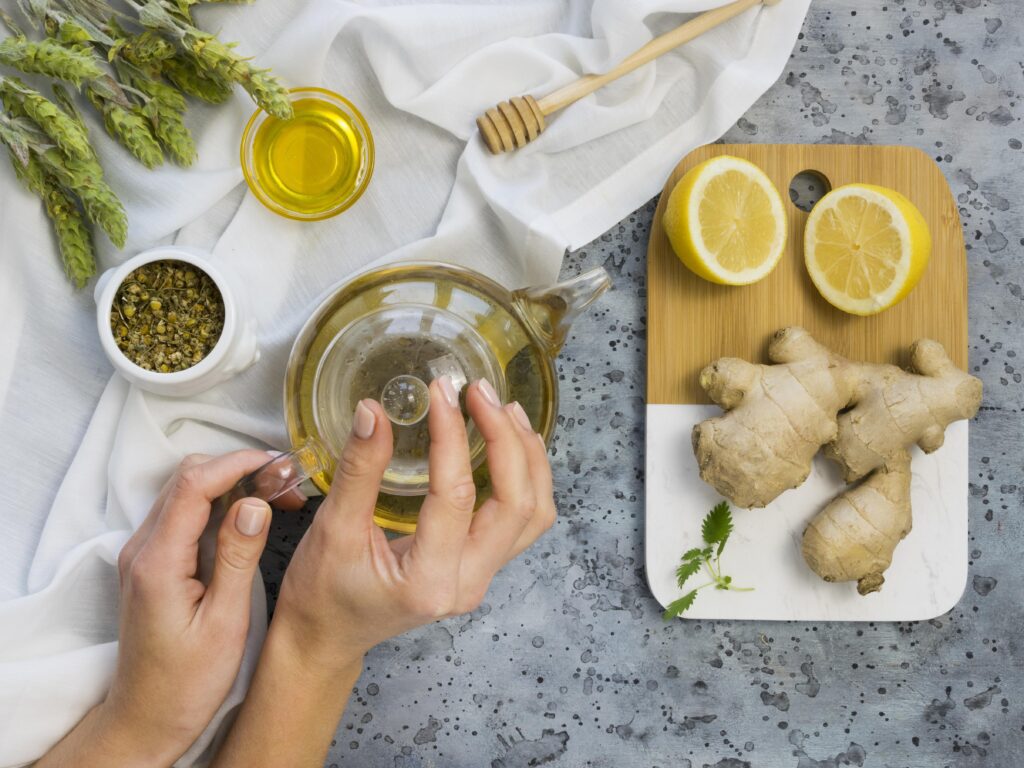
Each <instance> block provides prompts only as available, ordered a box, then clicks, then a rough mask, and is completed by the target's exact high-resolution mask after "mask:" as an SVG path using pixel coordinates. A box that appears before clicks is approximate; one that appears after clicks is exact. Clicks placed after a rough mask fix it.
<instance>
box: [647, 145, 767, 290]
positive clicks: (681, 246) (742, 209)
mask: <svg viewBox="0 0 1024 768" xmlns="http://www.w3.org/2000/svg"><path fill="white" fill-rule="evenodd" d="M662 223H663V224H664V226H665V232H666V233H667V234H668V239H669V242H670V243H671V244H672V249H673V250H674V251H675V252H676V255H677V256H678V257H679V258H680V260H681V261H682V262H683V264H685V265H686V266H687V267H689V269H690V270H691V271H693V272H694V273H696V274H697V275H699V276H700V277H703V278H704V279H705V280H710V281H711V282H714V283H722V284H725V285H746V284H748V283H753V282H756V281H758V280H760V279H761V278H762V277H764V276H765V275H767V274H768V273H769V272H771V271H772V269H774V268H775V265H776V264H778V262H779V259H780V258H781V257H782V252H783V251H784V250H785V248H786V213H785V210H784V208H783V206H782V197H781V196H780V195H779V191H778V190H777V189H776V188H775V185H774V184H772V181H771V179H769V178H768V176H767V175H766V174H765V172H764V171H762V170H761V169H760V168H758V167H757V166H756V165H754V164H753V163H751V162H750V161H749V160H743V159H741V158H738V157H732V156H731V155H719V156H718V157H713V158H711V159H710V160H705V161H704V162H703V163H700V164H699V165H696V166H694V167H693V168H691V169H690V170H689V171H687V173H686V175H685V176H683V178H682V179H680V180H679V182H678V183H677V184H676V186H675V187H674V188H673V189H672V193H671V194H670V195H669V198H668V204H667V205H666V206H665V216H664V219H663V222H662Z"/></svg>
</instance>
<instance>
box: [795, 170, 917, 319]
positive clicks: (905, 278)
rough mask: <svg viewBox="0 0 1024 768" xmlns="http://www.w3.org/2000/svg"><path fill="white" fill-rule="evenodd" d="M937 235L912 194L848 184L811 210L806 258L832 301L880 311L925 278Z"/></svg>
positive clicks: (859, 311)
mask: <svg viewBox="0 0 1024 768" xmlns="http://www.w3.org/2000/svg"><path fill="white" fill-rule="evenodd" d="M931 251H932V237H931V233H930V232H929V231H928V224H927V223H926V222H925V220H924V216H922V215H921V212H920V211H919V210H918V209H917V208H916V207H915V206H914V204H913V203H911V202H910V201H909V200H908V199H907V198H906V197H904V196H903V195H901V194H900V193H899V192H896V191H894V190H891V189H886V188H885V187H878V186H875V185H873V184H847V185H845V186H842V187H837V188H836V189H833V190H832V191H831V192H829V193H828V194H827V195H825V196H824V197H823V198H822V199H821V200H820V201H818V204H817V205H815V206H814V208H812V209H811V214H810V216H809V217H808V218H807V226H806V228H805V229H804V261H805V263H806V264H807V271H808V273H809V274H810V276H811V280H812V281H813V282H814V285H815V286H816V287H817V289H818V291H819V292H820V293H821V295H822V296H823V297H825V300H826V301H828V303H829V304H832V305H833V306H835V307H837V308H839V309H841V310H843V311H844V312H849V313H851V314H854V315H874V314H876V313H878V312H881V311H882V310H883V309H887V308H888V307H891V306H892V305H893V304H896V303H897V302H899V301H901V300H902V299H903V298H904V297H905V296H906V295H907V294H908V293H910V291H911V290H913V288H914V286H915V285H917V281H918V280H920V279H921V275H922V274H923V273H924V269H925V267H926V266H928V259H929V257H930V256H931Z"/></svg>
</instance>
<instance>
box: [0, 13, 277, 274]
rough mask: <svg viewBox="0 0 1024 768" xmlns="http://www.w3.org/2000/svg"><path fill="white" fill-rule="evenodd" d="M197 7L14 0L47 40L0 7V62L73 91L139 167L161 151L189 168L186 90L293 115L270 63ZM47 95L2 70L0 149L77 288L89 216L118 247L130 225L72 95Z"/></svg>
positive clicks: (92, 268) (88, 257)
mask: <svg viewBox="0 0 1024 768" xmlns="http://www.w3.org/2000/svg"><path fill="white" fill-rule="evenodd" d="M229 1H231V0H209V2H229ZM241 1H242V2H245V1H246V0H241ZM198 2H200V0H123V2H120V3H113V2H111V0H18V1H17V6H18V7H19V8H20V10H21V14H22V15H23V16H24V18H25V19H27V20H28V21H29V23H30V25H31V27H32V30H35V32H36V33H39V32H41V33H42V34H43V35H44V36H45V38H44V39H42V40H32V39H30V38H29V37H28V36H27V35H26V34H25V31H23V30H22V29H21V28H20V27H19V25H18V23H17V22H16V21H15V20H14V19H13V18H12V17H11V16H10V15H9V14H7V13H5V12H4V11H3V10H2V9H0V24H2V25H3V26H6V27H7V28H8V30H9V31H10V33H11V34H10V35H9V36H8V37H6V38H4V39H0V66H5V67H10V68H12V69H16V70H19V71H21V72H25V73H28V74H32V75H43V76H46V77H49V78H52V79H54V80H60V81H63V82H65V83H68V84H70V85H72V86H74V88H75V90H77V91H78V92H79V93H80V94H81V95H82V96H83V97H84V100H85V101H86V102H88V103H89V104H90V105H91V106H92V107H93V108H94V109H95V110H96V112H97V114H98V116H99V117H100V119H101V121H102V124H103V127H104V128H105V129H106V131H107V133H109V134H110V136H111V137H113V138H114V139H115V140H116V141H117V142H119V143H120V144H121V145H122V146H123V147H125V148H126V149H127V150H128V151H129V152H130V153H131V154H132V155H133V156H134V157H135V158H136V159H137V160H139V162H141V163H142V164H143V165H145V166H146V167H147V168H154V167H156V166H158V165H161V164H162V163H163V162H164V159H165V156H167V157H170V158H171V159H172V160H174V161H175V162H176V163H177V164H179V165H181V166H189V165H191V164H192V163H193V162H194V160H195V159H196V146H195V142H194V140H193V138H192V135H191V133H190V132H189V129H188V126H187V124H186V122H185V112H186V108H187V104H186V100H185V96H186V95H189V96H195V97H197V98H199V99H202V100H205V101H209V102H212V103H220V102H222V101H225V100H226V99H227V98H228V97H229V96H230V95H231V93H232V90H233V88H234V86H235V85H240V86H241V87H242V88H244V89H245V90H246V91H248V92H249V94H250V95H251V96H252V98H253V100H254V101H255V102H256V103H257V104H258V105H259V106H260V107H262V108H263V109H264V110H266V111H267V112H269V113H271V114H273V115H276V116H277V117H280V118H283V119H284V118H288V117H291V115H292V106H291V102H290V100H289V97H288V91H287V89H286V88H285V87H284V85H283V84H282V83H281V82H280V81H278V80H277V78H275V77H274V76H273V75H272V74H271V72H270V71H269V70H266V69H260V68H258V67H256V66H254V65H253V63H252V62H251V61H250V60H249V59H248V58H247V57H245V56H243V55H241V54H239V53H238V52H237V51H236V50H235V45H234V44H233V43H225V42H222V41H221V40H219V39H218V38H217V37H216V36H215V35H212V34H210V33H208V32H205V31H203V30H201V29H199V28H198V27H196V26H195V23H194V21H193V18H192V9H193V6H195V5H196V4H197V3H198ZM32 30H30V31H32ZM54 91H55V93H54V96H53V97H52V98H47V97H46V96H44V95H43V94H41V93H39V92H38V91H36V90H34V89H33V88H31V87H30V86H29V85H26V84H25V83H24V82H22V81H21V80H19V79H17V78H15V77H11V76H7V75H4V74H2V73H0V152H2V150H3V149H6V150H7V154H8V155H9V157H10V160H11V163H12V165H13V166H14V170H15V173H16V174H17V176H18V177H19V178H20V179H21V180H22V182H23V183H24V184H25V186H27V187H28V188H29V189H30V190H32V191H33V192H34V193H35V194H36V195H38V196H39V197H40V199H41V200H42V202H43V205H44V208H45V210H46V213H47V215H48V216H49V217H50V219H52V221H53V228H54V231H55V232H56V235H57V244H58V246H59V248H60V253H61V256H62V259H63V262H64V268H65V271H66V272H67V275H68V277H69V278H70V280H71V282H72V283H74V285H75V286H77V287H79V288H81V287H82V286H84V285H85V284H86V282H87V281H88V280H89V279H90V278H91V277H92V276H93V275H94V274H95V272H96V262H95V258H94V254H93V245H92V237H91V231H90V226H89V222H92V223H93V224H96V225H98V226H99V227H100V228H102V229H103V230H104V231H105V232H106V233H107V234H108V235H109V236H110V239H111V241H112V242H113V243H114V245H116V246H117V247H119V248H120V247H123V246H124V243H125V239H126V236H127V227H128V223H127V219H126V217H125V211H124V207H123V206H122V205H121V202H120V201H119V200H118V199H117V196H116V195H115V194H114V192H113V190H112V189H111V188H110V187H109V186H108V184H107V183H106V181H105V180H104V178H103V170H102V168H101V167H100V163H99V159H98V157H97V155H96V153H95V152H94V150H93V147H92V145H91V144H90V141H89V134H88V131H87V130H86V127H85V123H84V122H83V121H82V119H81V116H80V115H79V113H78V110H77V108H76V107H75V105H74V104H73V102H72V99H71V97H70V96H69V95H68V93H67V91H66V90H64V89H63V88H61V87H59V86H57V85H55V86H54Z"/></svg>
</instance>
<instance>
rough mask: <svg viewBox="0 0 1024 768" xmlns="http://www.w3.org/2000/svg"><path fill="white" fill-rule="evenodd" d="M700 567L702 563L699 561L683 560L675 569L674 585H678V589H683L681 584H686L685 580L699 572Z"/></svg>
mask: <svg viewBox="0 0 1024 768" xmlns="http://www.w3.org/2000/svg"><path fill="white" fill-rule="evenodd" d="M701 565H703V563H702V562H701V561H700V560H686V559H685V558H684V559H683V562H682V563H681V564H680V565H679V567H678V568H676V584H678V585H679V588H680V589H682V588H683V584H685V583H686V580H687V579H689V578H690V577H691V576H693V575H694V574H695V573H698V572H699V571H700V568H701Z"/></svg>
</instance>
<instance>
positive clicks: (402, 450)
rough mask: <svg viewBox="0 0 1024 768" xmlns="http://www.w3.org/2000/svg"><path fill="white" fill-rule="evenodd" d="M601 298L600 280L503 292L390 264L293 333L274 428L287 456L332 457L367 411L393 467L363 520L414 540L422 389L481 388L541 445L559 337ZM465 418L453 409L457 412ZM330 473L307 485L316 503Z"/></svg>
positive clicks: (480, 471) (477, 448) (471, 431)
mask: <svg viewBox="0 0 1024 768" xmlns="http://www.w3.org/2000/svg"><path fill="white" fill-rule="evenodd" d="M610 286H611V280H610V278H609V277H608V273H607V272H605V270H604V269H602V268H597V269H594V270H591V271H589V272H586V273H584V274H582V275H580V276H579V277H576V278H574V279H572V280H568V281H566V282H563V283H558V284H556V285H552V286H550V287H544V288H524V289H520V290H517V291H511V292H510V291H508V290H506V289H505V288H503V287H501V286H500V285H498V284H497V283H495V282H494V281H492V280H490V279H489V278H487V277H484V276H483V275H481V274H478V273H477V272H474V271H472V270H470V269H466V268H463V267H457V266H452V265H445V264H431V263H420V264H396V265H392V266H388V267H384V268H382V269H376V270H373V271H370V272H366V273H363V274H361V275H359V276H357V277H355V278H354V279H352V280H351V281H349V282H347V283H344V284H342V285H340V286H339V287H337V288H336V289H333V290H332V291H331V292H330V293H329V295H328V296H327V298H326V299H324V301H323V302H322V303H321V304H320V306H319V307H318V308H317V309H316V311H315V312H314V313H313V315H312V317H310V318H309V320H308V321H307V322H306V324H305V326H303V328H302V331H301V332H300V333H299V335H298V338H297V339H296V340H295V345H294V346H293V347H292V351H291V356H290V358H289V360H288V369H287V373H286V376H285V387H284V398H285V418H286V421H287V425H288V432H289V435H290V438H291V441H292V443H293V445H295V446H299V445H302V444H303V443H305V442H306V441H307V440H308V439H309V438H310V437H315V438H318V439H319V440H320V441H321V442H322V443H323V444H324V446H325V447H326V448H327V450H328V452H329V453H330V454H331V455H333V456H337V455H338V454H339V453H340V451H341V449H342V447H343V446H344V444H345V441H346V440H347V439H348V435H349V432H350V431H351V428H352V417H353V413H354V411H355V408H356V404H357V403H358V402H359V401H360V400H362V399H363V398H372V399H375V400H378V401H379V402H380V403H381V405H382V406H383V408H384V411H385V413H387V414H388V418H389V419H390V420H391V422H392V423H391V427H392V432H393V434H394V455H393V457H392V460H391V463H390V465H389V466H388V468H387V470H386V472H385V474H384V479H383V482H382V484H381V493H380V495H379V497H378V500H377V509H376V513H375V519H376V521H377V523H378V524H379V525H381V526H382V527H384V528H387V529H390V530H394V531H399V532H404V533H408V532H411V531H413V530H415V528H416V518H417V515H418V513H419V507H420V503H421V501H422V499H421V498H420V497H422V496H423V495H424V494H425V493H426V492H427V488H428V485H429V477H428V471H427V454H428V449H429V435H428V433H427V419H426V418H425V417H426V414H427V410H428V408H429V394H428V391H427V388H428V386H429V384H430V382H431V381H432V380H433V379H435V378H437V377H439V376H444V375H447V376H450V377H451V379H452V382H453V383H454V384H455V387H456V389H459V390H460V391H461V390H462V389H463V388H464V387H465V386H466V385H467V384H469V383H470V382H472V381H475V380H477V379H480V378H486V379H488V380H489V381H490V382H491V383H492V384H493V385H494V388H495V389H496V390H497V391H498V394H499V395H500V397H501V399H502V402H512V401H518V402H519V404H520V405H522V407H523V409H524V410H525V411H526V413H527V415H528V416H529V417H530V422H531V423H532V424H533V427H534V429H536V430H537V432H539V433H540V434H541V435H542V436H543V437H544V440H545V442H550V440H551V436H552V434H553V433H554V428H555V418H556V416H557V414H558V386H557V382H556V377H555V365H554V359H555V356H556V355H557V354H558V351H559V349H560V348H561V346H562V343H563V342H564V341H565V338H566V334H567V333H568V329H569V326H570V325H571V324H572V322H573V321H574V320H575V319H576V318H577V317H578V316H579V315H580V313H581V312H582V311H583V310H584V309H585V308H586V307H587V306H589V305H590V304H591V302H593V301H594V300H595V299H596V298H597V297H598V296H600V295H601V294H602V293H604V292H605V291H606V290H607V289H608V288H609V287H610ZM463 414H464V415H465V409H464V408H463ZM467 428H468V429H467V432H468V435H469V442H470V457H471V461H472V464H473V478H474V480H475V482H476V485H477V495H478V499H480V500H481V501H482V500H483V499H485V498H486V497H487V495H488V493H489V490H490V488H489V479H488V475H487V467H486V464H485V463H484V458H485V456H484V454H485V450H484V443H483V440H482V438H481V437H480V434H479V433H478V432H477V430H476V428H475V427H474V426H473V423H472V420H470V419H469V418H468V417H467ZM332 472H333V467H330V468H329V469H327V470H325V471H324V472H321V473H319V474H317V475H314V477H313V481H314V482H315V483H316V485H317V486H318V487H319V488H320V489H321V490H322V491H324V492H325V493H326V492H327V489H328V488H329V487H330V483H331V476H332Z"/></svg>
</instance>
